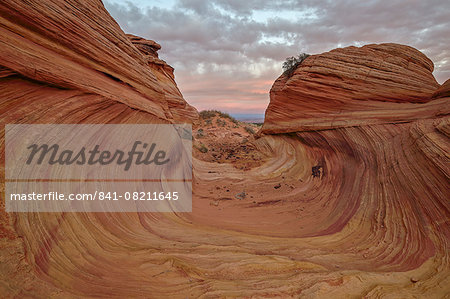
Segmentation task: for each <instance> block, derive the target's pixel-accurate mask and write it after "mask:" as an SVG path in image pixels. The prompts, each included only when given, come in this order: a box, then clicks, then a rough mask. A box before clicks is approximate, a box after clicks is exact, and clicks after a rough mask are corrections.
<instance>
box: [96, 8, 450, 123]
mask: <svg viewBox="0 0 450 299" xmlns="http://www.w3.org/2000/svg"><path fill="white" fill-rule="evenodd" d="M104 4H105V6H106V8H107V9H108V11H109V12H110V14H111V15H112V16H113V17H114V18H115V19H116V21H117V22H118V23H119V24H120V26H121V27H122V29H123V30H124V31H125V32H126V33H133V34H136V35H139V36H142V37H145V38H148V39H152V40H155V41H157V42H158V43H160V44H161V46H162V49H161V50H160V51H159V54H160V58H162V59H163V60H165V61H167V62H168V63H169V64H170V65H172V66H173V67H174V68H175V79H176V81H177V84H178V87H179V88H180V90H181V92H182V93H183V95H184V97H185V99H186V100H187V101H188V102H189V103H190V104H192V105H194V106H195V107H197V109H199V110H203V109H219V110H222V111H226V112H229V113H255V114H256V113H263V112H264V110H265V108H266V106H267V104H268V102H269V95H268V92H269V90H270V87H271V85H272V83H273V81H274V80H275V79H276V78H277V77H278V76H279V75H280V74H281V65H282V63H283V61H284V60H285V58H286V57H288V56H293V55H296V54H299V53H301V52H306V53H310V54H317V53H322V52H325V51H329V50H331V49H334V48H336V47H345V46H350V45H356V46H360V45H364V44H368V43H382V42H396V43H402V44H407V45H410V46H413V47H415V48H417V49H419V50H421V51H422V52H424V53H425V54H426V55H427V56H428V57H430V58H431V60H433V61H434V64H435V71H434V75H435V77H436V79H437V80H438V82H440V83H443V82H444V81H445V80H446V79H448V78H450V46H449V42H450V18H449V12H450V2H449V1H448V0H442V1H438V0H436V1H434V0H404V1H398V0H387V1H386V0H364V1H363V0H361V1H350V0H344V1H338V0H334V1H333V0H328V1H326V0H305V1H302V0H285V1H278V0H270V1H267V0H209V1H208V0H172V1H170V0H154V1H147V0H131V1H120V0H104Z"/></svg>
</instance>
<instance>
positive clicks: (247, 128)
mask: <svg viewBox="0 0 450 299" xmlns="http://www.w3.org/2000/svg"><path fill="white" fill-rule="evenodd" d="M245 131H247V133H249V134H255V131H254V130H253V128H250V127H245Z"/></svg>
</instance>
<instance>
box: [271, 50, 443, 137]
mask: <svg viewBox="0 0 450 299" xmlns="http://www.w3.org/2000/svg"><path fill="white" fill-rule="evenodd" d="M432 72H433V63H432V62H431V60H430V59H428V58H427V57H426V56H425V55H423V54H422V53H421V52H419V51H417V50H416V49H414V48H411V47H408V46H403V45H397V44H382V45H367V46H364V47H361V48H357V47H347V48H343V49H336V50H332V51H330V52H327V53H323V54H319V55H312V56H310V57H308V58H307V59H306V60H305V61H303V63H302V64H301V65H300V66H299V67H298V68H297V69H296V70H295V71H294V73H293V74H292V76H291V77H288V76H287V75H282V76H280V77H279V78H278V79H277V80H276V82H275V84H274V85H273V87H272V89H271V91H270V94H271V100H270V104H269V107H268V109H267V111H266V119H265V124H264V131H265V132H271V133H273V132H295V131H298V130H299V129H301V130H315V129H327V128H335V127H350V126H355V125H363V124H379V123H387V122H399V121H405V120H413V119H418V118H420V117H421V116H420V113H421V112H420V109H423V107H424V106H423V105H418V104H420V103H426V102H429V101H430V99H431V98H432V95H433V92H435V91H436V89H437V88H438V87H439V84H438V83H437V82H436V80H435V79H434V77H433V75H432ZM404 103H411V104H415V105H403V104H404ZM430 105H432V106H433V105H434V106H436V107H434V108H431V109H433V110H434V113H435V114H436V115H438V114H440V112H441V109H440V108H442V106H443V105H442V103H440V102H439V103H437V104H436V103H430ZM427 107H428V106H427Z"/></svg>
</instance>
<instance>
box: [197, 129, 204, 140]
mask: <svg viewBox="0 0 450 299" xmlns="http://www.w3.org/2000/svg"><path fill="white" fill-rule="evenodd" d="M204 136H205V135H204V134H203V129H198V130H197V138H202V137H204Z"/></svg>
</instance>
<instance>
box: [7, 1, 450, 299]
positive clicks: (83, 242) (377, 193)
mask: <svg viewBox="0 0 450 299" xmlns="http://www.w3.org/2000/svg"><path fill="white" fill-rule="evenodd" d="M0 24H1V26H0V33H1V34H0V48H1V51H0V66H1V68H0V119H1V122H2V124H6V123H155V122H158V123H161V122H166V123H168V122H179V121H189V122H192V121H195V120H196V119H197V113H196V111H195V109H193V108H192V107H190V106H189V105H188V104H186V103H185V102H184V101H183V98H182V96H181V93H180V92H179V90H178V89H177V87H176V84H175V82H174V78H173V70H172V69H171V68H170V67H169V66H168V65H167V64H166V63H164V62H163V61H161V60H159V58H158V57H157V50H158V48H159V45H158V44H157V43H155V42H152V41H148V40H144V39H141V38H139V37H135V36H130V35H129V36H126V35H125V34H124V33H123V32H122V31H121V30H120V28H119V26H118V25H117V24H116V23H115V21H114V20H113V19H112V18H111V17H110V16H109V14H108V13H107V12H106V11H105V9H104V8H103V5H102V3H101V2H100V1H59V0H52V1H50V0H45V1H37V0H34V1H28V2H27V3H24V2H19V1H12V0H11V1H10V0H6V1H2V2H1V3H0ZM432 68H433V65H432V63H431V61H429V59H427V58H426V57H425V56H424V55H423V54H421V53H420V52H418V51H416V50H414V49H412V48H410V47H406V46H400V45H393V44H387V45H369V46H366V47H362V48H345V49H337V50H334V51H331V52H329V53H325V54H322V55H315V56H311V57H309V58H308V59H306V60H305V61H304V63H303V64H302V65H301V66H300V67H299V68H298V69H297V70H296V71H295V72H294V74H293V76H292V77H291V78H286V77H284V76H282V77H280V78H279V79H278V80H277V81H276V82H275V84H274V87H273V88H272V91H271V103H270V106H269V108H268V111H267V114H266V123H265V124H264V127H263V129H262V131H261V137H260V138H259V139H257V140H256V141H254V143H253V145H252V146H253V147H254V148H256V149H257V151H258V155H260V156H261V157H264V159H261V161H262V163H257V165H256V166H254V167H252V168H251V169H250V170H245V171H244V170H242V169H238V168H236V167H233V164H231V163H214V162H211V161H209V160H208V161H204V160H202V159H201V157H199V158H198V159H194V182H193V186H194V190H193V193H194V194H193V212H192V213H10V214H7V213H5V211H4V207H3V206H2V207H1V209H0V211H1V214H0V281H1V283H0V294H2V296H5V297H60V298H68V297H87V296H90V297H92V296H96V297H108V298H110V297H121V298H123V297H127V298H129V297H155V298H161V297H170V298H186V297H189V298H191V297H200V296H203V297H251V296H254V297H276V296H278V297H317V298H323V297H329V298H348V297H363V296H365V297H368V298H377V297H381V296H391V297H396V298H398V297H402V298H403V297H406V298H413V297H422V298H439V297H444V296H445V294H448V293H449V292H450V289H449V285H450V278H449V277H450V275H449V273H450V265H449V261H450V256H449V250H448V249H449V243H450V227H449V216H450V203H449V200H448V198H450V194H449V191H448V190H449V188H448V187H449V186H448V178H449V176H450V171H449V168H448V158H449V152H448V149H449V148H450V147H449V134H450V130H449V116H448V114H449V105H448V101H449V100H450V98H449V94H448V86H449V85H448V82H449V81H447V82H446V83H445V84H444V85H442V86H441V87H439V85H438V84H437V83H436V81H435V80H434V78H433V76H432V75H431V71H432ZM330 115H331V116H330ZM313 130H315V131H313ZM3 136H4V131H3V129H2V138H1V144H0V145H1V148H2V157H1V163H0V165H1V166H2V170H3V168H4V162H5V161H4V159H5V157H4V154H3V153H4V137H3ZM211 144H212V143H211ZM249 157H250V155H247V156H245V157H244V156H242V157H241V158H242V159H248V158H249ZM313 167H316V168H315V169H318V170H319V171H320V174H319V175H318V176H313V175H312V169H313ZM1 179H2V183H1V187H2V188H1V189H2V191H3V190H4V171H2V173H1ZM238 194H239V196H236V195H238ZM242 194H245V196H242ZM3 197H4V195H3V192H2V202H3Z"/></svg>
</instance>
